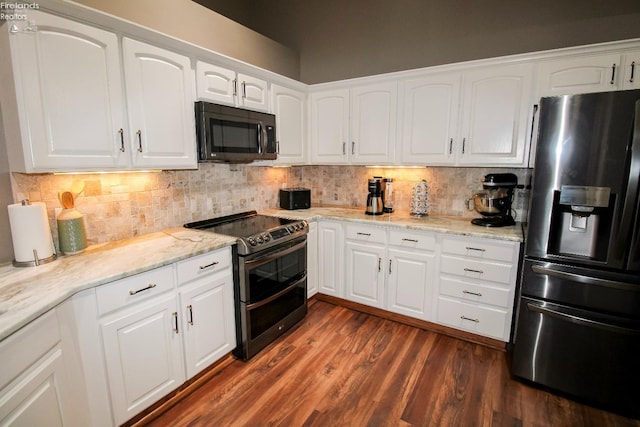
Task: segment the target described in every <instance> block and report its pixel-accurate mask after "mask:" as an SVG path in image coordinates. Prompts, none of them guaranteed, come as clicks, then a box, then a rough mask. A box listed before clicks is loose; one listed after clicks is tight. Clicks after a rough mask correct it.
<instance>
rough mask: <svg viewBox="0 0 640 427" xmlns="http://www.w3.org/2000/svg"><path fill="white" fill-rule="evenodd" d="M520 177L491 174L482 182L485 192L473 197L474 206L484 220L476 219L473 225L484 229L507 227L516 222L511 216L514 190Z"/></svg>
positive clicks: (509, 174)
mask: <svg viewBox="0 0 640 427" xmlns="http://www.w3.org/2000/svg"><path fill="white" fill-rule="evenodd" d="M517 185H518V177H517V176H515V175H514V174H512V173H490V174H488V175H485V177H484V179H483V180H482V187H483V188H484V190H482V191H480V192H478V193H476V194H474V195H473V206H474V208H475V210H476V211H477V212H479V213H480V214H481V215H482V218H474V219H472V220H471V223H472V224H475V225H482V226H484V227H505V226H508V225H514V224H515V223H516V222H515V220H514V219H513V216H512V215H511V203H512V202H513V189H514V188H516V186H517Z"/></svg>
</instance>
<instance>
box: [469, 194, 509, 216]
mask: <svg viewBox="0 0 640 427" xmlns="http://www.w3.org/2000/svg"><path fill="white" fill-rule="evenodd" d="M508 202H509V195H508V193H507V191H506V190H504V189H502V188H499V189H492V190H484V191H480V192H478V193H476V194H474V195H473V206H474V208H475V209H476V211H477V212H479V213H481V214H482V215H485V216H495V215H502V214H504V213H505V210H506V209H507V206H508Z"/></svg>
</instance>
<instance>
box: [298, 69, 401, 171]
mask: <svg viewBox="0 0 640 427" xmlns="http://www.w3.org/2000/svg"><path fill="white" fill-rule="evenodd" d="M397 97H398V90H397V83H396V82H395V81H394V82H384V83H374V84H370V85H366V86H355V87H353V88H351V89H335V90H326V91H319V92H312V93H311V96H310V100H311V148H312V150H311V160H312V162H313V163H316V164H347V163H353V164H392V163H393V160H394V149H395V137H396V122H397V112H396V111H397Z"/></svg>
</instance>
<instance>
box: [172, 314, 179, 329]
mask: <svg viewBox="0 0 640 427" xmlns="http://www.w3.org/2000/svg"><path fill="white" fill-rule="evenodd" d="M171 315H172V316H173V332H175V333H176V334H177V333H178V332H179V331H178V312H177V311H174V312H173V313H171Z"/></svg>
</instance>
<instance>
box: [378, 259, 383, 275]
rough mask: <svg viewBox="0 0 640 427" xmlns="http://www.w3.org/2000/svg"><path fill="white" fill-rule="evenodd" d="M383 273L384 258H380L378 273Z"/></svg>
mask: <svg viewBox="0 0 640 427" xmlns="http://www.w3.org/2000/svg"><path fill="white" fill-rule="evenodd" d="M381 271H382V258H380V257H378V273H380V272H381Z"/></svg>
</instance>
